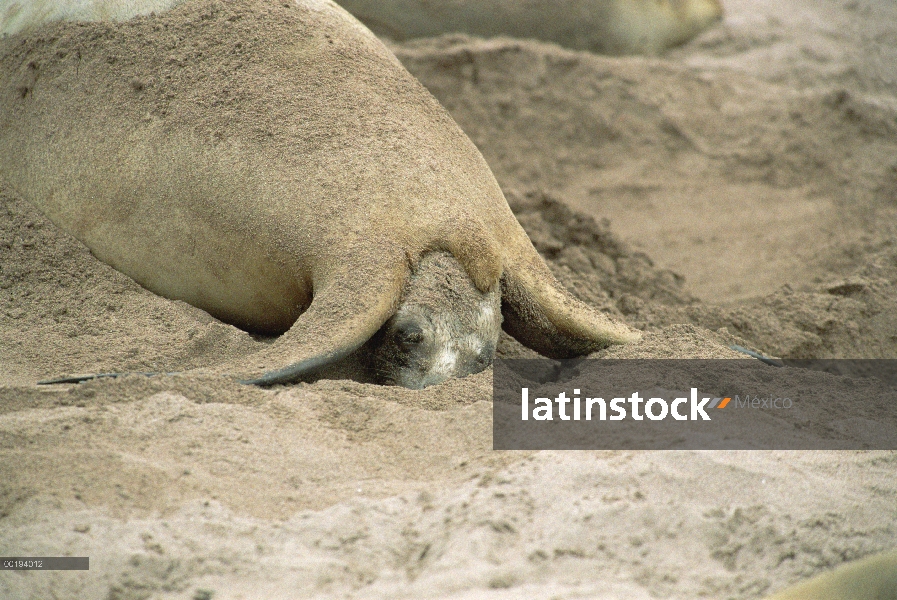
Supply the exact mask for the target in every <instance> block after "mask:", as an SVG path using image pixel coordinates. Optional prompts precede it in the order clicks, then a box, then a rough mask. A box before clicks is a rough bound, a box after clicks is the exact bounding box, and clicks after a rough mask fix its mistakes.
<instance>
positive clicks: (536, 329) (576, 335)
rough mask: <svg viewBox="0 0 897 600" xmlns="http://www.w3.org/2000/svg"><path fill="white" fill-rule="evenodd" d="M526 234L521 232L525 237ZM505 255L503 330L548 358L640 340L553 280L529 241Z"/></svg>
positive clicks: (502, 285)
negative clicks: (511, 254)
mask: <svg viewBox="0 0 897 600" xmlns="http://www.w3.org/2000/svg"><path fill="white" fill-rule="evenodd" d="M524 235H525V234H524ZM525 242H526V244H525V245H524V244H522V243H521V244H520V245H519V246H518V248H517V252H516V253H515V255H514V256H512V257H509V258H510V260H509V264H507V265H506V266H505V271H504V274H503V275H502V279H501V300H502V316H503V317H504V323H503V324H502V327H503V328H504V330H505V331H507V332H508V334H510V335H511V336H512V337H514V338H515V339H516V340H517V341H519V342H520V343H521V344H523V345H524V346H527V347H528V348H532V349H533V350H535V351H536V352H539V353H540V354H543V355H545V356H548V357H549V358H572V357H574V356H582V355H585V354H589V353H590V352H594V351H596V350H600V349H602V348H606V347H607V346H610V345H612V344H625V343H628V342H633V341H636V340H638V339H639V338H641V334H640V333H639V332H637V331H634V330H632V329H630V328H629V327H627V326H626V325H624V324H622V323H616V322H614V321H612V320H611V319H610V318H609V317H608V316H607V315H605V314H604V313H602V312H599V311H597V310H595V309H594V308H592V307H590V306H589V305H587V304H585V303H583V302H581V301H579V300H577V299H576V298H574V297H573V295H572V294H571V293H570V292H569V291H567V289H566V288H564V286H562V285H561V284H560V282H558V280H557V279H555V278H554V275H552V274H551V271H549V270H548V266H547V265H546V264H545V262H544V261H543V260H542V257H540V256H539V254H538V253H537V252H536V249H535V248H533V246H532V244H531V243H530V242H529V239H528V238H525Z"/></svg>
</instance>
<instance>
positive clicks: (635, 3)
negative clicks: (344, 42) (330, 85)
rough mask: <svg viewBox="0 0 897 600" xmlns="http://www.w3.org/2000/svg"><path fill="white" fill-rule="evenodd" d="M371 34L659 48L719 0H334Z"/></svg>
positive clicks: (624, 49) (620, 50) (679, 37)
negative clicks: (462, 35)
mask: <svg viewBox="0 0 897 600" xmlns="http://www.w3.org/2000/svg"><path fill="white" fill-rule="evenodd" d="M340 4H341V5H342V6H343V7H344V8H345V9H346V10H348V11H349V12H351V13H352V14H354V15H355V16H356V17H358V18H359V19H360V20H361V21H362V22H363V23H365V24H366V25H367V26H368V27H370V28H371V29H372V30H373V31H374V32H375V33H377V34H379V35H384V36H386V37H390V38H393V39H395V40H397V41H403V40H406V39H409V38H418V37H431V36H436V35H440V34H442V33H452V32H457V33H469V34H471V35H477V36H481V37H495V36H500V35H504V36H511V37H516V38H529V39H537V40H544V41H547V42H554V43H556V44H559V45H561V46H565V47H567V48H572V49H574V50H589V51H592V52H598V53H601V54H649V55H653V54H660V53H661V52H663V51H664V50H666V49H668V48H672V47H673V46H678V45H680V44H684V43H685V42H687V41H688V40H690V39H692V38H693V37H694V36H696V35H697V34H699V33H700V32H702V31H704V30H705V29H707V28H708V27H709V26H710V25H712V24H714V23H716V22H717V21H719V20H720V19H722V16H723V7H722V4H721V3H720V0H553V1H552V2H545V1H544V0H436V1H434V0H341V1H340Z"/></svg>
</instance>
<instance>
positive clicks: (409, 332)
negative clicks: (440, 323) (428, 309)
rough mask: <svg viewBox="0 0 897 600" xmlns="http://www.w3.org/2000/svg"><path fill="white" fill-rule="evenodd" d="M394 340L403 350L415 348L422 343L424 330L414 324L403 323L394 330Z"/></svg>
mask: <svg viewBox="0 0 897 600" xmlns="http://www.w3.org/2000/svg"><path fill="white" fill-rule="evenodd" d="M395 339H396V342H397V343H398V344H399V345H400V346H404V347H405V348H408V347H410V346H416V345H418V344H420V343H421V342H423V341H424V330H423V329H421V328H420V326H419V325H416V324H414V323H405V324H403V325H400V326H399V327H398V328H397V329H396V332H395Z"/></svg>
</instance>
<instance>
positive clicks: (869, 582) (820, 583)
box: [767, 551, 897, 600]
mask: <svg viewBox="0 0 897 600" xmlns="http://www.w3.org/2000/svg"><path fill="white" fill-rule="evenodd" d="M767 600H897V551H892V552H886V553H884V554H877V555H875V556H871V557H867V558H864V559H862V560H858V561H856V562H852V563H850V564H847V565H844V566H841V567H839V568H837V569H835V570H834V571H832V572H830V573H825V574H824V575H820V576H819V577H816V578H814V579H811V580H810V581H807V582H804V583H801V584H798V585H796V586H794V587H793V588H789V589H787V590H784V591H782V592H779V593H777V594H774V595H772V596H770V597H769V598H767Z"/></svg>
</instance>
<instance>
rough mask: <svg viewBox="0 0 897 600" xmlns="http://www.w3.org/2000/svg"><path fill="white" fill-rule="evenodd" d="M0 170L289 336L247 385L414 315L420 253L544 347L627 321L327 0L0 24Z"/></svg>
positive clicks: (254, 326) (434, 107)
mask: <svg viewBox="0 0 897 600" xmlns="http://www.w3.org/2000/svg"><path fill="white" fill-rule="evenodd" d="M175 11H177V12H178V15H179V19H178V20H177V21H175V20H173V19H170V18H168V17H169V15H171V14H173V13H174V12H175ZM150 31H166V35H164V36H155V37H151V36H149V35H148V33H149V32H150ZM210 70H215V71H217V72H218V73H217V74H216V77H214V78H212V77H209V76H208V73H209V71H210ZM0 176H2V177H4V178H5V179H6V180H7V182H8V183H9V184H10V185H11V186H12V187H13V188H14V189H15V190H16V191H17V192H18V193H19V194H20V195H21V196H22V197H23V198H25V199H26V200H28V201H30V202H32V203H33V204H35V205H36V206H37V207H38V208H39V209H40V210H41V211H42V212H43V213H44V214H45V215H47V216H48V218H50V220H52V221H53V222H54V223H56V224H57V225H58V226H60V227H61V228H63V229H65V230H67V231H68V232H70V233H71V234H73V235H74V236H75V237H76V238H78V239H79V240H81V241H82V242H84V243H85V244H86V245H87V246H88V247H89V248H90V249H91V251H92V252H93V253H94V255H96V256H97V257H98V258H99V259H101V260H103V261H104V262H106V263H108V264H110V265H112V266H113V267H115V268H117V269H118V270H120V271H122V272H124V273H126V274H127V275H129V276H131V277H132V278H134V279H135V280H136V281H137V282H138V283H140V284H142V285H143V286H145V287H146V288H148V289H150V290H152V291H154V292H156V293H159V294H161V295H163V296H166V297H169V298H175V299H180V300H184V301H186V302H189V303H190V304H193V305H194V306H197V307H200V308H202V309H204V310H206V311H208V312H209V313H211V314H212V315H214V316H216V317H218V318H219V319H221V320H223V321H226V322H228V323H232V324H235V325H237V326H239V327H242V328H244V329H246V330H249V331H256V332H263V333H269V334H276V333H282V332H286V333H284V335H282V336H281V337H280V338H279V339H278V340H277V342H275V343H274V344H272V346H271V347H270V348H269V349H268V350H266V351H263V352H260V353H259V354H257V355H254V356H253V357H252V359H253V363H254V366H255V367H257V369H258V370H264V369H266V368H270V365H271V364H272V363H276V362H281V361H284V358H285V357H286V360H287V361H288V362H289V363H290V366H289V367H286V368H284V369H280V370H277V371H274V372H270V373H267V374H266V375H264V376H262V377H259V378H255V379H251V380H250V381H251V382H253V383H266V384H267V383H281V382H288V381H293V380H295V379H297V378H299V377H301V376H303V375H307V374H308V373H310V372H313V371H319V370H320V369H322V368H324V367H326V366H327V365H328V364H333V363H335V362H337V361H339V360H342V359H344V358H346V357H348V356H350V355H351V354H352V353H353V352H354V351H356V350H357V349H358V348H359V347H360V346H362V345H363V344H364V343H365V342H367V341H368V340H371V339H372V337H374V336H375V334H376V333H377V332H378V330H380V329H381V327H382V326H383V325H384V323H385V322H386V321H387V320H388V319H390V317H392V316H393V315H399V316H401V315H404V314H417V315H418V316H419V315H420V314H422V313H421V312H420V311H417V312H416V313H415V311H413V310H410V309H409V310H402V309H399V304H400V299H401V297H402V295H403V290H404V289H405V285H406V282H407V281H408V278H409V275H410V273H411V272H412V270H413V269H414V268H415V267H416V266H417V265H419V264H420V262H421V260H422V257H424V256H425V255H427V254H428V253H433V252H435V251H445V252H448V253H451V254H452V255H453V256H454V258H455V259H457V261H458V262H459V264H460V265H461V267H462V268H463V270H464V272H465V273H466V274H467V275H468V276H469V278H470V281H471V282H472V285H473V286H475V288H476V289H477V290H478V291H479V292H480V293H481V294H485V295H486V296H484V299H486V300H488V298H489V297H490V296H489V294H496V296H497V295H498V293H499V290H500V296H501V313H502V316H503V319H504V322H503V327H504V329H505V330H506V331H508V332H509V333H510V334H511V335H512V336H514V337H516V338H517V339H518V340H519V341H521V342H522V343H524V344H526V345H527V346H529V347H531V348H533V349H535V350H537V351H539V352H541V353H543V354H545V355H548V356H552V357H567V356H575V355H579V354H584V353H587V352H590V351H593V350H596V349H598V348H601V347H604V346H606V345H608V344H612V343H623V342H626V341H630V340H633V339H635V338H636V337H637V334H635V333H634V332H632V331H630V330H629V329H628V328H627V327H626V326H624V325H621V324H616V323H613V322H611V321H610V320H609V319H608V318H607V317H606V316H604V315H603V314H601V313H599V312H597V311H595V310H593V309H591V308H590V307H588V306H586V305H584V304H583V303H581V302H579V301H577V300H575V299H574V298H573V297H572V296H571V295H570V294H569V292H567V291H566V290H565V289H564V288H563V287H562V286H561V285H560V284H559V283H558V282H557V281H556V280H555V279H554V277H552V275H551V274H550V272H549V271H548V268H547V266H546V265H545V263H544V262H543V261H542V259H541V258H540V257H539V255H538V254H537V252H536V251H535V249H534V248H533V246H532V244H531V243H530V241H529V239H528V238H527V236H526V234H525V232H524V231H523V229H522V228H521V227H520V225H519V223H517V221H516V219H515V218H514V216H513V214H512V213H511V210H510V208H509V207H508V204H507V202H506V201H505V199H504V197H503V195H502V193H501V190H500V189H499V187H498V184H497V183H496V181H495V179H494V177H493V176H492V173H491V172H490V170H489V168H488V166H487V165H486V163H485V161H484V160H483V158H482V156H481V155H480V154H479V152H478V151H477V150H476V148H475V147H474V146H473V144H472V143H471V142H470V140H469V139H468V138H467V137H466V136H465V135H464V134H463V133H462V132H461V130H460V129H459V128H458V126H457V125H456V124H455V123H454V121H452V119H451V118H450V117H449V116H448V114H447V113H446V112H445V110H444V109H443V108H442V107H441V106H440V105H439V104H438V103H437V102H436V100H435V99H434V98H433V97H432V96H431V95H430V94H429V93H428V92H426V91H425V90H424V88H423V87H422V86H421V85H420V83H418V82H417V80H415V79H414V78H413V77H412V76H411V75H410V74H409V73H408V72H407V71H405V70H404V68H402V67H401V66H400V65H399V63H398V61H397V60H396V59H395V57H394V56H393V55H392V54H391V53H390V52H389V51H388V50H387V49H386V48H385V47H384V46H383V44H382V43H380V41H379V40H377V38H376V37H374V36H373V35H372V34H371V33H370V32H369V31H368V30H367V29H366V28H364V27H363V26H362V25H361V24H360V23H358V22H357V21H356V20H355V19H354V18H352V17H351V16H350V15H349V14H348V13H346V12H345V11H344V10H342V9H341V8H339V7H338V6H337V5H335V4H334V3H333V2H330V1H328V0H296V1H294V2H289V3H283V2H276V3H275V2H266V1H264V0H243V1H240V2H219V1H214V0H196V1H195V2H188V3H186V4H183V5H181V6H178V7H177V8H175V9H173V10H172V11H171V12H167V13H163V14H159V15H156V16H154V17H151V18H136V19H133V20H130V21H127V22H126V23H123V24H121V25H119V26H118V27H117V28H115V29H113V28H112V27H111V26H110V25H109V24H108V23H102V22H99V23H89V24H85V23H79V24H77V25H71V24H65V23H52V24H50V25H48V26H46V27H43V28H40V29H36V30H34V32H33V34H32V35H30V36H28V37H22V36H13V37H9V38H7V39H6V40H4V41H3V42H2V43H0ZM407 295H408V294H406V296H407ZM488 301H489V302H492V301H491V300H488ZM403 308H404V307H403ZM397 310H399V312H398V313H397ZM486 346H488V344H486ZM475 354H476V353H473V354H471V356H474V355H475ZM459 356H460V355H459ZM477 356H478V355H477ZM431 362H432V361H431ZM281 364H282V362H281ZM258 370H255V371H254V372H256V373H257V372H258ZM443 371H446V372H447V371H448V370H447V369H443ZM426 377H429V375H427V376H426ZM424 380H425V381H427V382H432V381H434V379H432V378H430V379H426V378H425V379H424ZM396 381H398V382H403V381H406V380H405V379H402V378H398V377H397V378H396ZM408 383H413V382H408ZM406 384H407V383H406Z"/></svg>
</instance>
